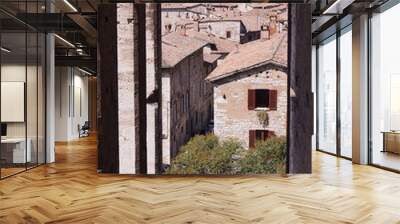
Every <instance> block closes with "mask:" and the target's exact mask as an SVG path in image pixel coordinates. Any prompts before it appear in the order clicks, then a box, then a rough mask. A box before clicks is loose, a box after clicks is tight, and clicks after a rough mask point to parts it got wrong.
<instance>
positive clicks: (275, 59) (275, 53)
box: [207, 32, 287, 81]
mask: <svg viewBox="0 0 400 224" xmlns="http://www.w3.org/2000/svg"><path fill="white" fill-rule="evenodd" d="M268 63H272V64H275V65H278V66H283V67H286V66H287V32H282V33H277V34H275V35H273V36H272V38H271V39H270V40H262V39H260V40H257V41H253V42H249V43H247V44H243V45H240V47H239V49H238V50H236V51H233V52H231V53H230V54H229V55H228V56H227V57H226V58H225V59H224V60H223V61H222V63H221V64H220V65H218V66H217V68H215V69H214V71H213V72H211V73H210V74H209V75H208V77H207V79H208V80H210V81H215V80H219V79H221V78H225V77H228V76H231V75H235V74H238V73H240V72H242V71H246V70H248V69H251V68H256V67H259V66H263V65H265V64H268Z"/></svg>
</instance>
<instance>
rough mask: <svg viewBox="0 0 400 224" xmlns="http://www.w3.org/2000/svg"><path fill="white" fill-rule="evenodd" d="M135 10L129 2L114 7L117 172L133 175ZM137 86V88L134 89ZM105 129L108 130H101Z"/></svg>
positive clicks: (134, 153) (134, 171)
mask: <svg viewBox="0 0 400 224" xmlns="http://www.w3.org/2000/svg"><path fill="white" fill-rule="evenodd" d="M133 18H134V7H133V4H130V3H118V4H117V37H118V39H117V49H118V54H117V57H118V127H119V164H120V165H119V172H120V173H121V174H135V173H136V146H137V144H138V142H137V141H136V136H135V134H136V126H137V125H138V124H137V119H136V116H137V108H136V107H137V102H138V101H137V94H136V91H135V88H136V86H137V85H138V83H137V82H136V80H137V79H136V80H135V66H134V62H136V61H137V60H134V55H135V54H134V50H135V49H134V44H133V43H134V41H135V36H134V34H135V33H137V32H134V29H135V25H134V22H133V21H134V20H133ZM135 85H136V86H135ZM104 128H107V127H104Z"/></svg>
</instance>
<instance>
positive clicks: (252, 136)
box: [249, 130, 256, 149]
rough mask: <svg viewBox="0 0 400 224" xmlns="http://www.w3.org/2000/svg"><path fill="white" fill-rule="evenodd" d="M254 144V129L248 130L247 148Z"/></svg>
mask: <svg viewBox="0 0 400 224" xmlns="http://www.w3.org/2000/svg"><path fill="white" fill-rule="evenodd" d="M255 145H256V131H255V130H250V131H249V148H250V149H251V148H254V146H255Z"/></svg>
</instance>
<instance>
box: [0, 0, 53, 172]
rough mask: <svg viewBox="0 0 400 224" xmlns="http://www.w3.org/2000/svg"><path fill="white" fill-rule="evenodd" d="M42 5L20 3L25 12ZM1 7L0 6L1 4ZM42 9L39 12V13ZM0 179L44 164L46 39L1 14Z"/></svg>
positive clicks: (41, 34) (37, 8)
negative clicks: (5, 21)
mask: <svg viewBox="0 0 400 224" xmlns="http://www.w3.org/2000/svg"><path fill="white" fill-rule="evenodd" d="M39 2H40V1H35V2H29V3H28V4H27V3H26V2H22V1H21V2H19V3H18V7H19V8H20V9H21V10H23V11H24V12H36V11H35V10H43V8H42V4H40V7H39ZM0 6H1V4H0ZM39 8H40V9H39ZM0 17H1V18H2V19H3V21H4V18H7V20H8V21H11V22H8V23H0V47H1V57H0V68H1V69H0V71H1V73H0V82H1V85H0V90H1V91H0V92H1V97H0V102H1V106H0V111H1V113H0V121H1V144H0V178H1V179H3V178H5V177H8V176H11V175H14V174H16V173H19V172H22V171H25V170H27V169H30V168H33V167H36V166H38V165H40V164H43V163H45V57H46V52H45V41H46V39H45V35H44V34H43V33H40V32H38V31H37V30H35V29H34V28H32V27H30V26H28V25H26V24H24V23H22V22H18V21H17V20H15V18H12V16H10V15H8V14H4V13H2V12H0Z"/></svg>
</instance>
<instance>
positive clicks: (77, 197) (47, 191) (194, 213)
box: [0, 138, 400, 224]
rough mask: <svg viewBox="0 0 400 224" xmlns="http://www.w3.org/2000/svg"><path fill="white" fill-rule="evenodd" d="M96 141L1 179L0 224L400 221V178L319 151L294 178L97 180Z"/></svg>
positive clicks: (66, 148) (61, 150) (62, 149)
mask: <svg viewBox="0 0 400 224" xmlns="http://www.w3.org/2000/svg"><path fill="white" fill-rule="evenodd" d="M95 163H96V146H95V139H94V138H86V139H85V140H82V141H78V142H72V143H70V144H58V145H57V163H55V164H51V165H47V166H42V167H39V168H36V169H34V170H30V171H28V172H26V173H22V174H20V175H17V176H14V177H11V178H8V179H5V180H3V181H0V223H374V224H376V223H385V224H386V223H400V200H399V199H400V175H398V174H395V173H390V172H386V171H383V170H379V169H376V168H373V167H368V166H357V165H352V164H351V163H350V162H349V161H346V160H343V159H337V158H335V157H332V156H329V155H325V154H322V153H314V161H313V166H314V173H313V174H312V175H295V176H289V177H279V176H266V177H225V178H224V177H221V178H217V177H212V178H211V177H189V178H184V177H182V178H176V177H174V178H172V177H163V178H159V177H157V178H146V177H131V176H113V175H98V174H97V173H96V165H95Z"/></svg>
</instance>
